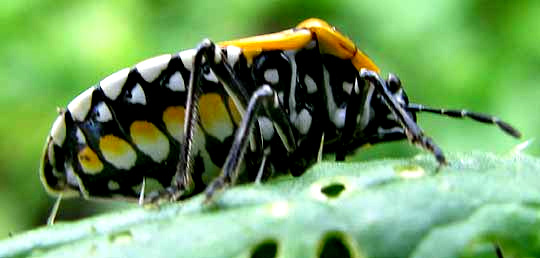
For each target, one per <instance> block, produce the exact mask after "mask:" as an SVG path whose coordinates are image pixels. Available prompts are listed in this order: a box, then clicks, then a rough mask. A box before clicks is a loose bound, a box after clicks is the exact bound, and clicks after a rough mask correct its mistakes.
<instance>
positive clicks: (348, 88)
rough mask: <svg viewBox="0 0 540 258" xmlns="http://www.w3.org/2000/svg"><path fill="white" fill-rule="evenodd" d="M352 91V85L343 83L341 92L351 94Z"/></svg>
mask: <svg viewBox="0 0 540 258" xmlns="http://www.w3.org/2000/svg"><path fill="white" fill-rule="evenodd" d="M352 89H353V84H352V83H350V82H345V81H344V82H343V91H344V92H346V93H347V94H349V95H350V94H351V93H352Z"/></svg>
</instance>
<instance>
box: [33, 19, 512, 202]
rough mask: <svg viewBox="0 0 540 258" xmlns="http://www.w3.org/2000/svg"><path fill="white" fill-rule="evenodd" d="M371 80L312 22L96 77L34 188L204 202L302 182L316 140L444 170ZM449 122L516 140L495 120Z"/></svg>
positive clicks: (386, 84) (400, 107)
mask: <svg viewBox="0 0 540 258" xmlns="http://www.w3.org/2000/svg"><path fill="white" fill-rule="evenodd" d="M378 73H379V69H378V68H377V67H376V66H375V65H374V64H373V62H371V60H370V59H369V58H367V57H366V56H365V55H364V54H363V53H362V52H360V51H359V50H358V49H357V48H356V47H355V46H354V44H353V43H352V42H351V41H350V40H348V39H347V38H345V37H344V36H342V35H341V34H339V33H338V32H336V31H335V30H334V28H333V27H331V26H329V25H328V24H326V23H324V22H323V21H320V20H317V19H310V20H307V21H305V22H303V23H301V24H300V25H299V26H298V27H297V28H295V29H292V30H288V31H283V32H280V33H275V34H268V35H263V36H257V37H253V38H247V39H241V40H236V41H230V42H223V43H220V44H218V45H217V46H216V45H214V44H213V43H211V42H209V41H205V42H203V43H202V44H201V46H199V48H197V49H192V50H186V51H183V52H180V53H177V54H173V55H163V56H159V57H156V58H152V59H149V60H146V61H143V62H141V63H139V64H137V65H136V66H135V67H134V68H132V69H124V70H121V71H119V72H117V73H115V74H113V75H111V76H109V77H107V78H105V79H104V80H102V81H101V82H100V83H98V85H96V86H95V87H93V88H90V89H88V90H87V91H85V92H84V93H82V94H81V95H80V96H79V97H77V98H76V99H75V100H73V101H72V102H71V103H70V104H69V105H68V108H67V109H66V110H65V111H62V112H61V114H60V116H59V117H58V118H57V120H56V121H55V123H54V125H53V128H52V132H51V136H50V137H49V140H48V143H47V147H46V151H45V156H44V159H43V162H42V170H41V177H42V181H43V182H44V184H45V186H46V187H47V189H48V190H49V191H51V192H56V193H58V192H62V193H67V192H71V193H81V194H82V195H83V196H85V197H103V198H109V197H116V196H118V197H125V198H138V197H139V195H141V184H142V183H143V181H144V180H145V179H155V180H156V181H158V182H159V184H160V185H161V186H162V187H163V188H164V189H166V190H165V191H163V192H161V193H160V194H159V196H161V195H166V196H168V197H171V198H173V199H178V198H185V197H187V196H190V195H191V194H194V193H198V192H200V191H202V190H204V189H205V188H207V186H208V185H210V184H212V186H211V187H209V191H208V192H207V194H208V196H211V195H212V193H213V192H214V191H215V190H219V189H220V188H222V187H224V186H225V185H226V184H230V183H232V182H233V181H234V180H235V179H236V178H238V180H239V181H242V182H244V181H253V180H255V178H257V177H258V176H261V175H260V174H259V173H258V172H259V171H262V176H263V177H264V178H267V177H270V176H272V175H275V173H279V172H281V173H286V172H291V173H293V174H295V175H298V174H301V173H303V171H304V170H305V168H306V167H307V166H309V165H311V164H313V163H314V162H316V159H317V155H318V153H319V146H320V145H321V140H322V139H324V142H323V150H324V151H325V152H335V153H337V156H338V158H340V159H342V158H343V157H344V155H346V154H347V153H349V152H351V151H353V150H354V149H356V148H358V147H359V146H361V145H363V144H366V143H376V142H380V141H390V140H399V139H404V138H408V139H409V140H410V141H411V142H413V143H416V144H418V145H420V146H421V147H423V148H426V149H428V150H430V151H432V152H433V153H434V154H435V155H436V157H437V159H438V160H439V162H441V163H444V162H445V160H444V156H443V155H442V152H441V151H440V150H439V149H438V147H437V146H436V145H435V144H434V143H433V142H431V140H430V139H429V138H427V137H425V136H423V134H422V132H421V130H420V129H419V128H418V127H417V125H416V123H415V121H416V117H415V112H418V111H422V110H425V109H424V108H423V107H422V106H413V105H412V104H411V105H409V103H408V99H407V96H406V95H405V93H404V91H403V90H402V89H401V87H400V82H399V80H398V79H397V77H394V76H390V78H389V79H388V81H380V80H377V79H378V78H379V77H378ZM427 111H431V112H439V113H445V111H444V110H430V109H428V110H427ZM451 112H455V111H451ZM450 115H454V116H456V115H457V114H454V113H452V114H450ZM460 115H461V116H469V117H472V118H474V119H477V120H486V119H491V120H490V121H484V122H493V123H496V124H497V125H499V126H500V127H501V128H503V129H504V130H506V131H507V132H510V133H511V134H512V133H513V134H515V135H517V132H516V131H515V130H513V129H512V128H511V127H510V126H508V125H507V124H504V123H503V122H500V121H498V120H495V118H492V117H487V116H481V115H479V114H476V113H472V114H471V113H460ZM475 116H476V117H475ZM253 128H255V130H253ZM250 132H252V133H251V134H250ZM323 136H324V137H323ZM241 161H243V162H241ZM241 164H243V166H244V168H243V169H242V171H245V173H240V174H239V176H238V177H237V176H236V173H235V172H236V171H237V170H238V168H239V167H240V166H241ZM222 170H223V173H221V171H222Z"/></svg>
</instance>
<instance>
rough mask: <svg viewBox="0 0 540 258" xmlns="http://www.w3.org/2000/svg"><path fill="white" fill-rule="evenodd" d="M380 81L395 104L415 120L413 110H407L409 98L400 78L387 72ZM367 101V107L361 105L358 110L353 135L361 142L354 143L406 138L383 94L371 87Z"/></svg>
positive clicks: (371, 142) (361, 143) (372, 142)
mask: <svg viewBox="0 0 540 258" xmlns="http://www.w3.org/2000/svg"><path fill="white" fill-rule="evenodd" d="M380 82H381V83H384V85H385V88H386V89H387V90H388V93H389V96H390V97H391V98H392V99H393V100H394V101H395V102H396V104H397V105H398V106H399V107H401V108H402V109H403V110H404V111H405V112H406V114H407V115H409V117H410V118H412V120H413V121H414V122H416V114H415V112H412V111H409V110H407V106H408V105H409V98H408V97H407V94H406V93H405V90H404V89H403V87H402V85H401V81H400V79H399V78H398V77H397V76H396V75H394V74H389V76H388V79H387V80H385V81H383V80H381V81H380ZM368 98H369V96H368ZM368 103H369V107H363V110H360V114H359V117H361V118H360V121H359V126H357V128H356V131H355V136H354V138H355V139H358V140H361V141H362V142H358V143H357V144H355V145H363V144H366V143H369V144H374V143H377V142H386V141H393V140H401V139H404V138H406V135H405V132H404V129H403V125H402V124H401V123H400V122H399V121H398V119H397V118H396V116H395V115H394V113H393V112H392V111H391V110H390V108H389V106H388V105H387V102H386V100H385V98H384V97H383V95H381V94H379V93H378V91H377V90H374V89H373V94H372V96H371V100H370V102H368Z"/></svg>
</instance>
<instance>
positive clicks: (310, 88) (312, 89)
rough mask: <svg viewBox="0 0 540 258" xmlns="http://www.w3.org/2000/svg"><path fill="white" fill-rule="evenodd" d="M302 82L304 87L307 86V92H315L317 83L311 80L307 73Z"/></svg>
mask: <svg viewBox="0 0 540 258" xmlns="http://www.w3.org/2000/svg"><path fill="white" fill-rule="evenodd" d="M304 84H305V85H306V88H307V92H308V93H309V94H311V93H315V92H316V91H317V84H316V83H315V81H314V80H313V78H311V76H309V75H307V74H306V76H305V77H304Z"/></svg>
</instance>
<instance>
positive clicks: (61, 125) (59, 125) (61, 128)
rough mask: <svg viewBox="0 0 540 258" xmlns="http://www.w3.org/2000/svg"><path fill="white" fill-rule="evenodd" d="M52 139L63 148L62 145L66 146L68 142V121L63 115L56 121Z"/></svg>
mask: <svg viewBox="0 0 540 258" xmlns="http://www.w3.org/2000/svg"><path fill="white" fill-rule="evenodd" d="M51 137H52V141H53V142H54V143H55V144H56V145H58V146H62V144H64V141H65V140H66V121H65V119H64V115H63V114H62V115H59V116H58V117H57V118H56V120H54V123H53V125H52V128H51ZM49 158H50V157H49Z"/></svg>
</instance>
